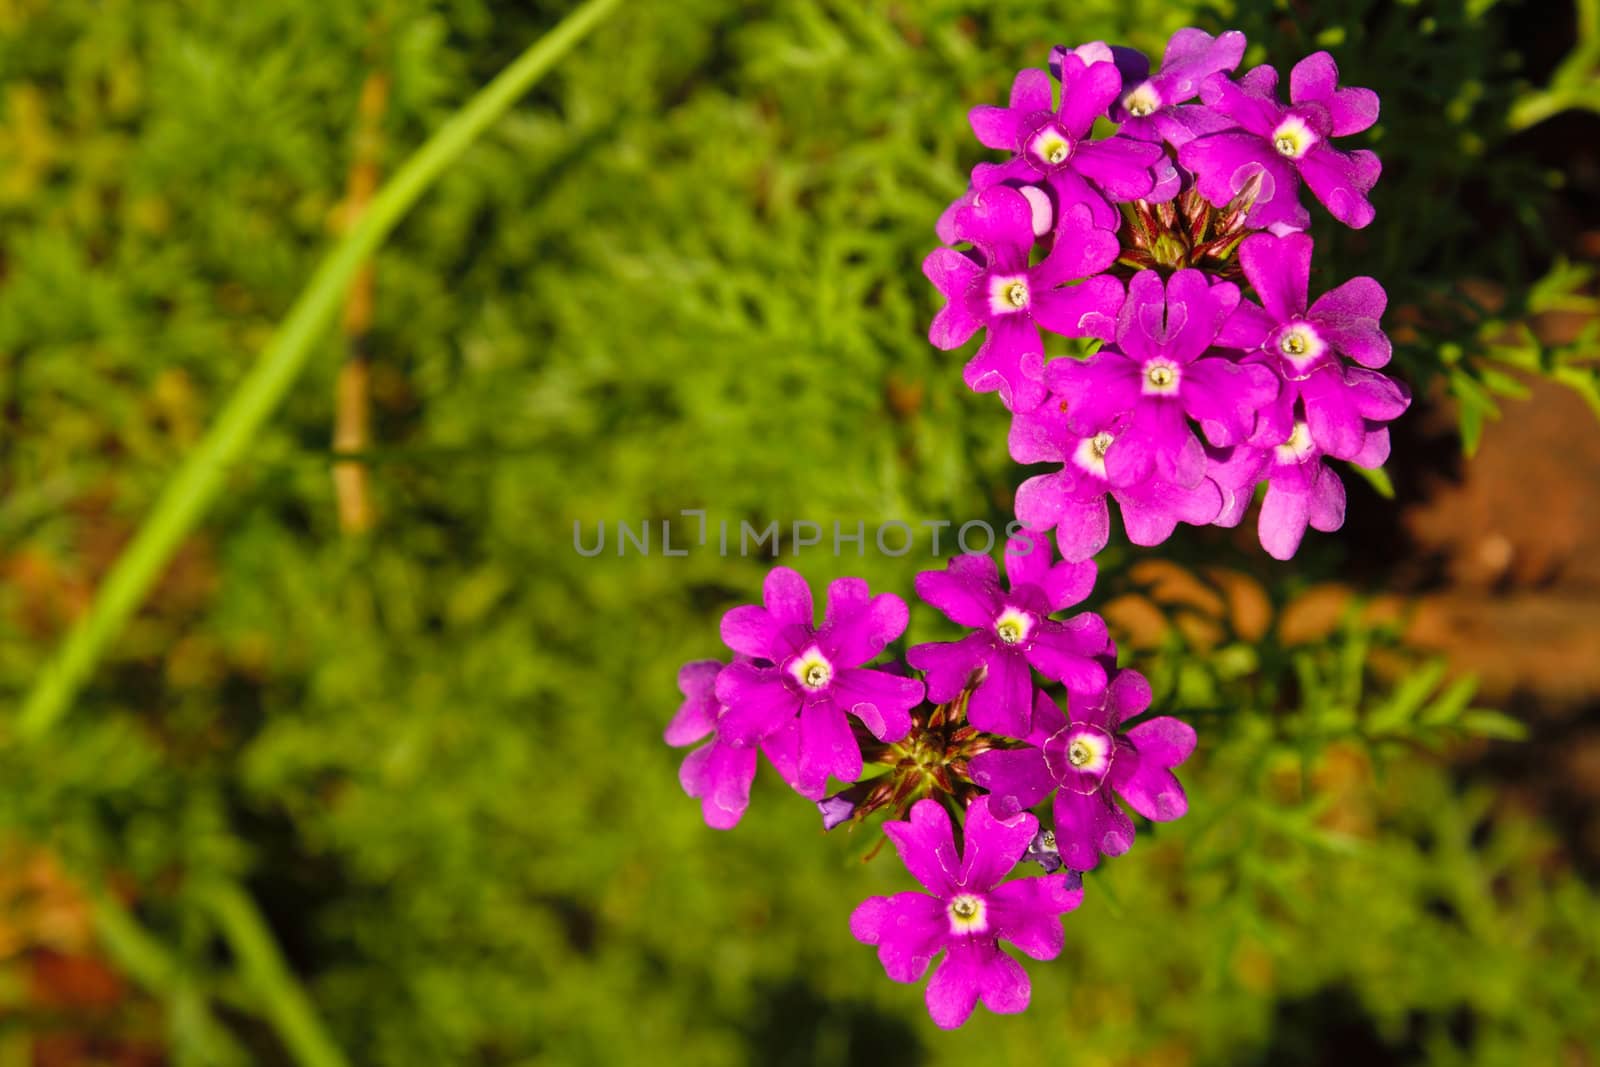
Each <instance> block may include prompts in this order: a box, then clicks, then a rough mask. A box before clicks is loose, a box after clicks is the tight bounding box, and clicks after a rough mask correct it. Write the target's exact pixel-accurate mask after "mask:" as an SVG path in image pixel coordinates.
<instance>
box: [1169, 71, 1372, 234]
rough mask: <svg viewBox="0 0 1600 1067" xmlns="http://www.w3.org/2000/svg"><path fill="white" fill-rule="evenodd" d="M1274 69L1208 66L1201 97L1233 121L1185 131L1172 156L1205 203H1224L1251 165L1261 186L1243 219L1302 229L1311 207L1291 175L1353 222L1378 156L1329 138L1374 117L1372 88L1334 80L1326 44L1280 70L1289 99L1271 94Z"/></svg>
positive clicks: (1367, 208)
mask: <svg viewBox="0 0 1600 1067" xmlns="http://www.w3.org/2000/svg"><path fill="white" fill-rule="evenodd" d="M1277 90H1278V72H1277V71H1276V70H1274V69H1272V68H1271V67H1265V66H1262V67H1256V68H1254V69H1253V70H1250V71H1249V72H1248V73H1246V74H1245V75H1244V76H1242V77H1241V78H1240V79H1239V80H1238V81H1237V82H1235V81H1233V80H1231V79H1229V78H1228V77H1227V76H1226V75H1225V74H1213V75H1212V76H1211V77H1210V78H1207V79H1206V81H1205V83H1204V84H1203V85H1202V86H1201V90H1200V96H1201V99H1203V100H1204V101H1205V102H1206V104H1207V106H1209V107H1210V108H1212V109H1213V110H1214V111H1215V112H1217V113H1218V114H1219V115H1222V116H1224V117H1226V118H1228V119H1230V120H1232V122H1233V123H1234V125H1235V126H1237V128H1236V129H1227V130H1223V131H1222V132H1219V133H1212V134H1208V135H1206V136H1204V137H1198V138H1195V139H1194V140H1191V141H1188V142H1186V143H1184V144H1183V145H1182V147H1180V148H1179V149H1178V161H1179V162H1180V163H1182V164H1183V165H1184V166H1185V167H1186V168H1188V169H1189V170H1191V171H1193V172H1194V174H1195V182H1196V186H1197V187H1198V188H1199V190H1200V192H1201V193H1202V194H1204V195H1205V197H1206V199H1207V200H1210V201H1211V202H1212V203H1213V204H1217V205H1221V204H1226V203H1227V202H1228V201H1230V200H1232V199H1233V197H1234V196H1235V194H1237V193H1238V192H1239V190H1240V189H1241V188H1242V187H1243V186H1244V183H1245V182H1247V181H1249V180H1250V179H1251V178H1252V177H1254V176H1255V175H1258V174H1259V175H1261V176H1262V183H1261V191H1260V193H1259V194H1258V195H1257V197H1256V201H1255V206H1254V207H1252V208H1251V209H1250V215H1249V220H1248V221H1249V223H1250V225H1251V226H1260V227H1276V228H1278V229H1281V230H1303V229H1305V228H1306V226H1307V225H1308V224H1309V223H1310V221H1311V216H1310V215H1309V214H1308V213H1307V211H1306V209H1305V207H1304V206H1303V205H1302V204H1301V203H1300V183H1301V182H1302V181H1304V182H1305V184H1306V185H1308V186H1310V187H1311V192H1312V193H1313V194H1315V196H1316V198H1317V199H1318V200H1320V201H1322V204H1323V206H1324V207H1326V208H1327V209H1328V212H1329V213H1330V214H1331V215H1333V217H1334V218H1336V219H1338V220H1339V221H1340V222H1342V223H1344V224H1345V225H1346V226H1351V227H1354V228H1355V229H1358V230H1359V229H1362V228H1363V227H1365V226H1366V225H1367V224H1368V223H1370V222H1371V221H1372V218H1373V215H1374V211H1373V207H1372V203H1371V202H1370V201H1369V200H1368V199H1367V194H1368V193H1370V192H1371V191H1372V187H1373V186H1374V185H1376V184H1377V181H1378V175H1379V174H1380V173H1381V172H1382V169H1383V168H1382V166H1381V164H1379V162H1378V157H1377V156H1376V155H1375V154H1374V153H1372V152H1370V151H1368V150H1366V149H1357V150H1356V151H1353V152H1346V151H1343V150H1341V149H1338V148H1335V147H1333V145H1332V143H1331V139H1332V138H1334V137H1345V136H1348V135H1349V134H1353V133H1360V132H1361V131H1363V130H1365V129H1367V128H1369V127H1370V126H1371V125H1372V124H1373V123H1374V122H1377V121H1378V94H1377V93H1374V92H1373V91H1372V90H1370V89H1355V88H1345V89H1341V88H1340V87H1339V68H1338V67H1336V66H1335V65H1334V62H1333V57H1332V56H1330V55H1328V53H1326V52H1318V53H1316V54H1315V55H1310V56H1307V57H1306V58H1305V59H1302V60H1301V61H1300V62H1298V63H1296V64H1295V65H1294V69H1293V70H1292V71H1290V72H1289V100H1290V102H1289V103H1288V104H1287V105H1285V104H1282V103H1280V102H1279V101H1278V98H1277Z"/></svg>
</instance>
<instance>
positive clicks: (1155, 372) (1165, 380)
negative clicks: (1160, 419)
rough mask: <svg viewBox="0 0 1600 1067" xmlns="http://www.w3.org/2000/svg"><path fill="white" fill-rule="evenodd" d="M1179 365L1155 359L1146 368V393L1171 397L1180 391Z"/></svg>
mask: <svg viewBox="0 0 1600 1067" xmlns="http://www.w3.org/2000/svg"><path fill="white" fill-rule="evenodd" d="M1178 379H1179V370H1178V365H1177V364H1176V363H1173V362H1172V361H1171V360H1167V359H1153V360H1151V361H1150V362H1149V363H1146V364H1145V367H1144V393H1145V394H1146V395H1147V396H1148V395H1152V394H1154V395H1170V394H1172V393H1176V392H1177V391H1178Z"/></svg>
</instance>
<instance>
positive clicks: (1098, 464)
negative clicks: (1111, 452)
mask: <svg viewBox="0 0 1600 1067" xmlns="http://www.w3.org/2000/svg"><path fill="white" fill-rule="evenodd" d="M1115 440H1116V438H1115V437H1113V436H1111V435H1110V434H1109V433H1106V432H1105V431H1103V430H1102V431H1101V432H1100V433H1097V434H1095V435H1094V436H1093V437H1085V438H1084V439H1083V440H1081V441H1079V442H1078V449H1077V451H1076V452H1074V453H1073V454H1072V461H1073V462H1074V463H1076V464H1077V465H1078V466H1080V467H1082V468H1083V469H1084V470H1086V471H1088V472H1089V473H1090V474H1093V475H1095V476H1096V477H1098V478H1104V477H1105V476H1106V450H1107V449H1108V448H1110V447H1111V443H1112V442H1113V441H1115Z"/></svg>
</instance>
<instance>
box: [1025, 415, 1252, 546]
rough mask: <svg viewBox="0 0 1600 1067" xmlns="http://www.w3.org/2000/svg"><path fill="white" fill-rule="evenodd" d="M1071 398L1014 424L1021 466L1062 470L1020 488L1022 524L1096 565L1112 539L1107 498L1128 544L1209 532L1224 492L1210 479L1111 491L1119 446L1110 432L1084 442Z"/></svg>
mask: <svg viewBox="0 0 1600 1067" xmlns="http://www.w3.org/2000/svg"><path fill="white" fill-rule="evenodd" d="M1067 406H1068V402H1067V400H1066V399H1064V398H1062V397H1061V396H1059V395H1057V394H1051V396H1050V397H1049V399H1047V400H1046V401H1045V402H1044V403H1043V404H1041V405H1040V406H1039V407H1038V408H1036V409H1035V410H1033V411H1031V412H1027V413H1023V414H1017V415H1014V416H1012V419H1011V436H1010V441H1009V444H1010V447H1011V458H1012V459H1014V460H1016V461H1017V462H1018V463H1060V464H1061V465H1062V467H1061V469H1060V470H1058V471H1055V472H1054V473H1051V474H1039V475H1035V476H1034V477H1032V478H1029V479H1028V480H1027V481H1025V482H1023V483H1022V485H1020V486H1019V487H1018V488H1017V497H1016V504H1015V508H1016V514H1017V521H1018V522H1020V523H1022V524H1023V525H1024V526H1026V527H1027V528H1028V529H1029V531H1030V532H1033V533H1043V532H1048V531H1049V530H1051V529H1054V530H1055V532H1056V546H1057V547H1058V548H1059V549H1060V550H1061V556H1062V558H1063V559H1066V560H1069V561H1071V562H1074V563H1076V562H1080V561H1082V560H1086V559H1090V558H1091V557H1093V556H1094V555H1095V554H1097V553H1098V552H1099V551H1100V550H1101V549H1103V548H1105V547H1106V542H1107V541H1108V540H1109V539H1110V536H1111V518H1110V514H1109V509H1108V508H1107V507H1106V494H1107V493H1108V492H1109V493H1110V494H1111V496H1113V497H1115V498H1116V501H1117V506H1118V507H1119V508H1120V509H1121V510H1122V525H1123V526H1124V527H1125V528H1126V529H1127V531H1128V540H1130V541H1132V542H1133V543H1134V544H1136V545H1158V544H1160V543H1161V542H1163V541H1165V540H1166V539H1167V538H1168V537H1170V536H1172V531H1173V529H1175V528H1176V527H1177V525H1178V523H1179V522H1180V521H1181V522H1186V523H1189V524H1190V525H1193V526H1204V525H1206V524H1207V523H1209V522H1211V520H1213V519H1215V518H1216V517H1217V512H1218V511H1219V510H1220V509H1221V508H1222V493H1221V491H1220V490H1219V489H1218V487H1217V485H1216V483H1214V482H1212V481H1211V480H1210V479H1209V478H1206V479H1202V480H1201V482H1200V484H1199V485H1197V486H1195V487H1194V488H1192V489H1185V488H1183V487H1181V486H1177V485H1172V484H1169V483H1167V482H1162V481H1156V480H1150V481H1145V482H1137V483H1135V484H1133V485H1127V486H1113V485H1112V484H1111V483H1110V481H1108V480H1107V478H1106V452H1107V451H1108V450H1109V449H1110V448H1111V445H1112V443H1113V442H1115V440H1116V435H1115V434H1113V433H1112V432H1111V431H1109V430H1102V431H1101V432H1099V433H1097V434H1094V435H1093V436H1089V437H1085V436H1083V435H1081V434H1077V433H1074V432H1073V431H1072V429H1071V428H1070V427H1069V426H1068V424H1067V415H1066V411H1065V409H1066V408H1067Z"/></svg>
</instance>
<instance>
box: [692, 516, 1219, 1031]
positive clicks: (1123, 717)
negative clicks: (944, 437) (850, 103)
mask: <svg viewBox="0 0 1600 1067" xmlns="http://www.w3.org/2000/svg"><path fill="white" fill-rule="evenodd" d="M1004 559H1005V568H1004V569H1005V575H1004V578H1005V580H1004V582H1002V576H1001V568H1000V567H999V566H997V565H996V563H995V561H994V560H993V559H992V558H991V557H989V556H984V555H963V556H957V557H956V558H954V559H952V560H950V561H949V563H948V565H947V566H946V568H945V569H944V570H939V571H924V572H923V573H921V574H919V575H917V578H916V590H917V594H918V596H919V598H920V599H921V600H923V601H924V602H925V603H926V604H928V605H929V606H930V607H932V608H934V609H936V610H937V611H938V612H940V613H941V614H943V615H944V616H945V617H946V618H948V619H949V620H950V621H951V622H953V623H955V624H957V625H958V626H961V627H963V628H965V631H966V632H965V633H964V634H963V635H962V636H961V637H959V638H958V639H957V640H954V641H949V642H929V643H924V644H919V645H914V646H912V647H911V648H910V649H909V650H908V651H907V653H906V657H905V662H906V663H907V664H909V665H910V666H911V667H914V668H916V669H918V670H920V671H922V672H923V680H922V681H918V680H916V679H914V678H912V677H910V676H909V672H908V670H907V668H906V666H905V665H904V664H901V663H889V664H887V665H884V666H881V667H868V666H866V664H867V663H868V662H869V661H871V660H872V659H873V658H874V657H876V656H878V655H879V654H880V653H882V652H884V650H885V649H886V648H887V646H888V645H889V643H890V642H892V641H894V640H895V639H896V638H898V637H899V636H900V635H901V634H902V633H903V632H904V630H905V628H906V623H907V617H908V612H907V608H906V604H905V602H904V601H903V600H901V599H900V598H899V597H897V596H895V595H894V594H892V593H880V594H878V595H876V596H874V595H872V594H871V593H870V592H869V590H868V589H867V586H866V584H865V583H864V582H862V581H861V580H860V579H857V578H841V579H839V580H837V581H835V582H833V583H832V584H830V585H829V586H828V593H827V609H826V612H825V615H824V619H823V623H822V625H821V626H820V627H818V626H816V625H814V622H815V620H814V609H813V607H812V598H811V591H810V589H809V587H808V586H807V585H806V583H805V580H804V579H803V578H801V577H800V575H798V574H797V573H796V572H794V571H793V570H790V569H789V568H787V567H777V568H774V569H773V570H772V571H771V572H770V573H769V574H768V575H767V580H766V584H765V587H764V589H763V596H762V603H761V604H760V605H754V604H750V605H743V606H740V607H736V608H734V609H732V610H731V611H729V612H728V613H727V614H726V615H724V616H723V618H722V637H723V641H724V642H725V643H726V645H727V646H728V649H729V651H730V653H731V655H730V656H729V659H728V661H727V662H722V661H717V660H702V661H696V662H693V663H689V664H687V665H685V666H684V668H683V670H682V671H681V672H680V673H679V678H678V681H679V686H680V688H681V689H682V690H683V695H684V702H683V706H682V707H681V708H680V710H679V712H678V714H677V716H676V717H675V718H674V719H673V720H672V722H671V724H670V725H669V726H668V727H667V731H666V738H667V741H668V742H669V743H670V744H673V745H688V744H693V743H695V742H697V741H704V742H705V743H704V744H702V745H701V746H700V747H699V748H697V749H695V750H694V751H692V752H691V753H689V755H688V756H687V757H686V758H685V759H684V761H683V768H682V772H681V778H682V782H683V787H684V789H685V791H686V792H688V794H689V795H690V796H692V797H697V798H699V800H700V802H701V807H702V811H703V814H704V816H705V821H706V822H707V824H709V825H711V826H713V827H717V828H719V829H730V828H732V827H733V826H735V825H737V823H738V822H739V820H740V818H741V817H742V816H743V814H744V811H745V809H746V808H747V807H748V805H749V802H750V786H751V782H752V780H753V779H754V777H755V774H756V764H757V760H758V755H759V754H763V753H764V754H765V755H766V757H767V760H768V762H770V763H771V764H772V765H773V767H774V768H775V769H776V770H777V772H778V775H779V777H781V778H782V779H783V780H784V781H785V782H786V783H787V784H788V785H789V787H790V788H791V789H793V790H794V791H795V792H797V793H799V794H800V795H801V796H803V797H806V798H807V799H809V800H812V801H815V802H816V804H817V808H818V810H819V811H820V813H821V815H822V821H823V826H824V828H826V829H833V828H835V827H838V826H841V825H844V824H850V823H859V822H862V821H863V820H865V819H866V818H867V816H869V815H870V814H872V813H874V812H876V811H879V810H888V811H890V812H891V813H892V814H894V815H895V816H897V817H899V816H906V815H907V814H908V813H909V818H910V822H909V823H905V822H899V821H891V822H889V823H887V824H885V826H884V830H885V832H886V833H887V834H888V836H889V838H890V839H891V840H893V841H894V843H895V847H896V848H897V849H898V850H899V852H900V855H901V858H902V859H903V860H904V861H905V864H906V866H907V868H908V869H909V870H910V871H911V872H912V874H913V875H914V876H916V878H917V879H918V880H919V881H921V882H922V884H923V885H924V886H925V887H926V888H927V889H928V891H929V892H930V893H932V894H934V895H933V896H932V897H928V896H924V895H922V894H917V893H908V894H900V895H898V896H894V897H874V898H872V899H870V900H868V901H867V902H866V903H864V904H862V905H861V907H860V908H858V909H857V911H856V914H855V916H854V918H853V919H852V920H851V928H852V929H853V930H854V931H855V933H856V936H857V937H859V938H860V939H861V940H863V941H865V942H867V943H869V944H873V945H877V946H878V948H879V955H880V956H881V958H882V959H883V962H884V966H885V968H886V969H887V970H888V973H889V975H890V977H892V978H896V979H898V980H900V981H908V982H909V981H914V980H916V979H917V978H920V977H921V975H922V973H923V971H925V970H926V969H927V966H928V964H929V962H930V961H931V960H932V958H933V957H934V956H935V955H937V954H938V953H939V951H940V950H941V949H944V950H946V954H945V957H944V962H943V963H942V964H941V965H940V967H939V969H938V970H937V971H936V972H935V974H934V977H933V979H932V981H930V983H929V985H928V991H927V999H928V1010H929V1012H930V1013H931V1014H932V1016H933V1018H934V1020H935V1021H936V1022H938V1023H939V1024H940V1025H941V1026H958V1025H960V1024H961V1023H962V1022H963V1021H964V1020H965V1019H966V1018H967V1016H968V1015H969V1014H971V1012H972V1010H973V1007H974V1005H975V1004H976V1003H977V1002H978V1001H979V1000H981V1001H982V1002H983V1003H984V1004H985V1005H987V1006H988V1007H989V1009H990V1010H992V1011H1020V1010H1021V1009H1022V1008H1024V1007H1026V1006H1027V1002H1028V980H1027V976H1026V975H1025V974H1024V973H1023V972H1022V970H1021V968H1020V966H1019V965H1018V964H1017V963H1016V962H1015V961H1014V960H1012V959H1011V958H1010V957H1009V956H1007V955H1006V954H1005V953H1004V952H1003V951H1001V950H1000V948H999V947H998V944H999V941H1001V940H1004V941H1008V942H1010V943H1011V944H1013V945H1015V946H1016V947H1017V948H1019V949H1021V950H1022V951H1023V952H1024V953H1026V954H1028V955H1030V956H1032V957H1033V958H1035V959H1049V958H1051V957H1053V956H1054V955H1055V954H1056V953H1057V952H1059V951H1060V948H1061V943H1062V933H1061V926H1060V923H1059V922H1058V921H1057V917H1058V916H1059V915H1060V914H1061V913H1062V912H1065V911H1068V910H1070V909H1072V908H1074V907H1076V906H1077V904H1078V902H1079V900H1081V899H1082V896H1083V891H1082V885H1081V882H1080V880H1079V879H1078V877H1077V874H1076V872H1080V871H1085V870H1089V869H1091V868H1093V867H1094V866H1095V864H1096V863H1097V862H1098V857H1099V856H1101V855H1107V856H1115V855H1120V854H1121V853H1123V852H1126V851H1127V850H1128V848H1129V846H1130V845H1131V844H1132V842H1133V837H1134V827H1133V822H1132V820H1131V819H1130V818H1129V816H1128V815H1127V814H1126V813H1124V812H1123V811H1122V810H1121V809H1120V808H1119V807H1118V805H1117V801H1116V798H1119V797H1120V798H1121V799H1122V801H1124V802H1125V803H1126V804H1127V805H1128V806H1129V807H1131V808H1132V809H1133V810H1134V811H1135V812H1137V813H1138V814H1140V815H1143V816H1144V817H1145V818H1148V819H1156V820H1166V819H1175V818H1177V817H1179V816H1180V815H1182V814H1183V813H1184V812H1185V811H1186V810H1187V802H1186V801H1185V799H1184V793H1183V789H1182V787H1181V786H1179V785H1178V782H1177V779H1176V778H1174V777H1173V775H1172V772H1171V768H1172V767H1174V766H1176V765H1177V764H1179V763H1181V762H1182V761H1183V760H1184V759H1185V758H1187V757H1188V755H1189V753H1190V751H1192V750H1193V748H1194V743H1195V736H1194V732H1193V731H1192V730H1190V729H1189V728H1188V727H1187V726H1185V725H1183V724H1182V723H1180V722H1178V721H1177V720H1175V719H1170V718H1154V719H1144V720H1143V721H1139V722H1137V723H1136V724H1130V722H1129V720H1133V719H1135V717H1136V716H1139V715H1140V713H1142V712H1143V711H1144V710H1145V708H1146V707H1147V706H1148V705H1149V703H1150V687H1149V685H1148V684H1147V683H1146V682H1145V680H1144V679H1143V678H1142V677H1141V676H1140V675H1139V674H1138V673H1136V672H1134V671H1132V670H1127V669H1121V670H1119V669H1118V668H1117V666H1116V649H1115V647H1114V646H1113V645H1112V643H1111V641H1110V639H1109V638H1108V637H1107V634H1106V624H1105V621H1104V620H1103V619H1101V618H1100V616H1098V615H1096V614H1094V613H1092V612H1081V613H1079V614H1076V615H1073V616H1071V617H1069V618H1061V617H1059V616H1060V615H1062V614H1063V613H1064V612H1065V611H1066V610H1067V609H1068V608H1070V607H1071V606H1072V605H1074V604H1077V603H1078V602H1079V601H1081V600H1083V599H1084V598H1085V597H1086V596H1088V594H1089V593H1090V591H1091V590H1092V588H1093V586H1094V581H1095V565H1094V563H1092V562H1079V563H1072V562H1067V561H1065V560H1056V559H1054V552H1053V550H1052V548H1051V544H1050V541H1049V539H1048V538H1029V537H1027V536H1025V535H1024V536H1018V537H1015V538H1013V539H1011V540H1010V541H1009V542H1008V543H1007V544H1006V548H1005V553H1004ZM1054 686H1059V687H1061V689H1062V691H1063V695H1064V697H1065V699H1066V702H1067V707H1068V708H1069V711H1070V714H1068V713H1063V712H1062V710H1061V708H1060V705H1059V704H1058V703H1057V701H1056V699H1054V698H1052V696H1051V695H1050V693H1049V689H1050V688H1051V687H1054ZM869 763H870V764H871V765H872V766H873V768H874V770H875V772H876V773H872V774H868V773H867V771H866V767H867V765H868V764H869ZM830 779H832V780H835V781H838V782H842V783H845V788H844V789H842V790H841V791H839V792H837V793H834V794H832V795H824V794H825V792H826V783H827V782H828V781H829V780H830ZM985 794H986V795H985ZM1051 794H1054V795H1055V799H1054V802H1053V805H1052V807H1051V818H1052V820H1053V827H1051V828H1043V829H1041V826H1040V821H1039V819H1037V818H1036V817H1035V816H1034V815H1033V814H1031V813H1029V812H1028V811H1027V810H1026V809H1028V808H1031V807H1033V806H1035V805H1038V804H1041V803H1043V802H1044V801H1045V800H1046V799H1048V798H1049V797H1050V796H1051ZM945 804H948V805H949V806H950V808H951V809H953V810H954V811H956V812H958V813H964V816H965V822H964V828H963V837H964V841H965V853H964V858H961V857H958V854H957V851H956V847H955V843H954V837H953V828H952V824H951V821H950V815H949V813H948V812H947V810H946V808H945V807H944V805H945ZM1026 860H1031V861H1033V862H1036V863H1038V864H1039V865H1041V866H1042V867H1043V868H1044V869H1045V872H1046V874H1045V875H1044V876H1035V877H1032V878H1024V879H1018V880H1014V881H1009V882H1004V881H1003V879H1004V878H1005V877H1006V876H1007V875H1008V874H1010V873H1011V872H1012V871H1013V869H1015V868H1016V867H1017V866H1018V865H1019V864H1020V863H1022V862H1023V861H1026ZM1063 866H1065V867H1066V868H1067V870H1066V871H1064V872H1063V871H1062V867H1063Z"/></svg>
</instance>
